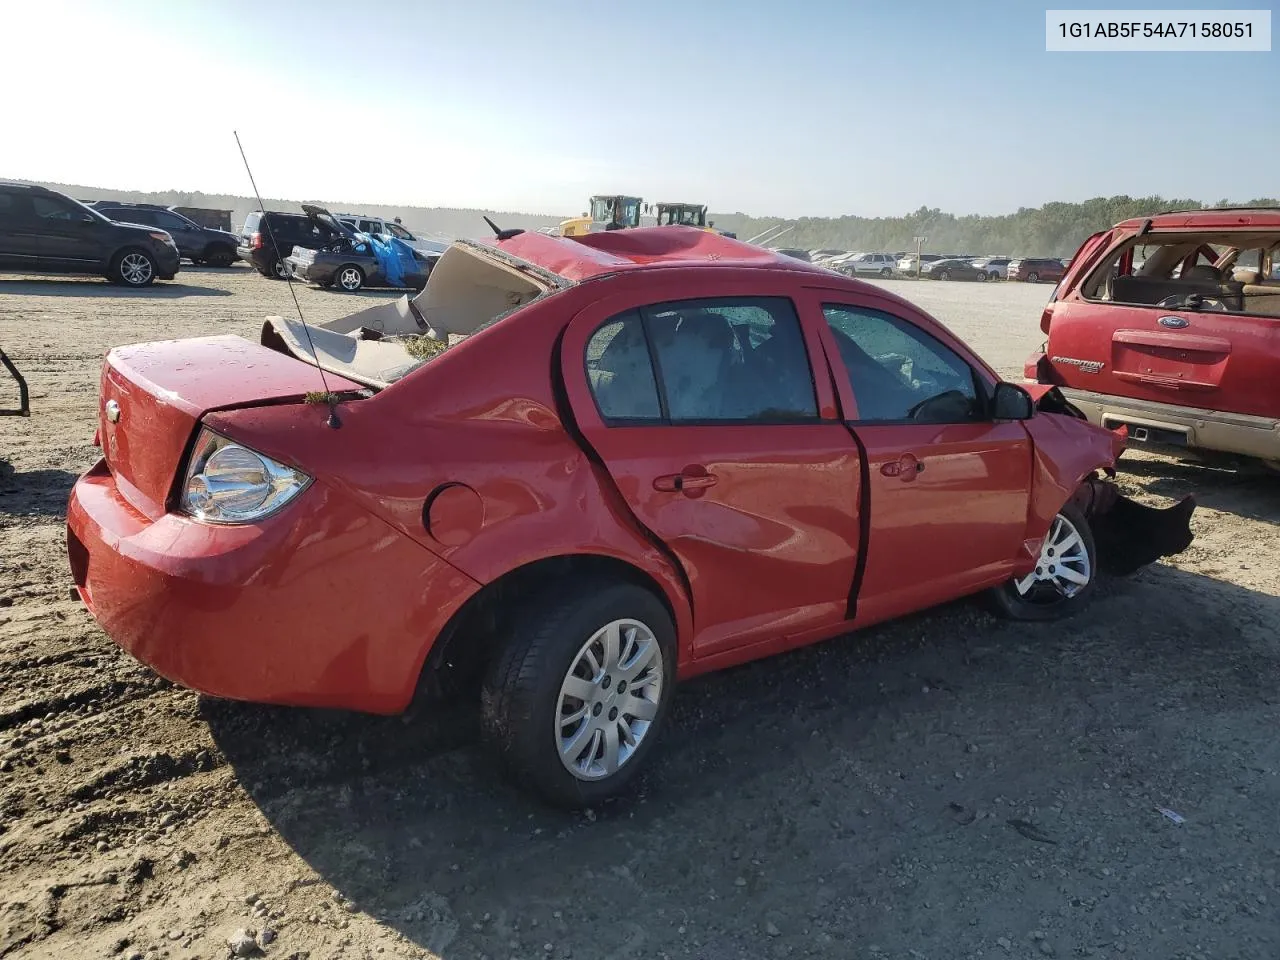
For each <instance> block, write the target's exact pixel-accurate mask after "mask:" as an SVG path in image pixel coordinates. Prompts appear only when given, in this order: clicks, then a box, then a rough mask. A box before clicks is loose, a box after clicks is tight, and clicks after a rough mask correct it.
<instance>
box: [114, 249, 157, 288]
mask: <svg viewBox="0 0 1280 960" xmlns="http://www.w3.org/2000/svg"><path fill="white" fill-rule="evenodd" d="M152 273H153V268H152V266H151V261H150V260H149V259H147V256H146V255H145V254H142V253H126V254H125V255H124V256H123V257H121V258H120V277H121V279H123V280H124V282H125V283H127V284H129V285H130V286H134V287H140V286H142V285H143V284H144V283H146V282H147V281H148V280H150V279H151V274H152Z"/></svg>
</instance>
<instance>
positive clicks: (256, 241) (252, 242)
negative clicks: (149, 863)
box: [249, 233, 262, 250]
mask: <svg viewBox="0 0 1280 960" xmlns="http://www.w3.org/2000/svg"><path fill="white" fill-rule="evenodd" d="M249 249H250V250H261V249H262V234H260V233H255V234H254V235H253V236H252V237H250V238H249Z"/></svg>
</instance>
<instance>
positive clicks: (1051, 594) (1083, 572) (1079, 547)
mask: <svg viewBox="0 0 1280 960" xmlns="http://www.w3.org/2000/svg"><path fill="white" fill-rule="evenodd" d="M1092 577H1093V569H1092V565H1091V563H1090V562H1089V551H1088V550H1087V549H1086V548H1085V544H1084V540H1083V538H1082V537H1081V536H1080V531H1078V530H1077V529H1076V527H1075V524H1073V523H1072V522H1071V520H1070V519H1069V518H1068V517H1066V516H1065V515H1064V514H1061V513H1060V514H1058V515H1057V516H1056V517H1055V518H1054V520H1053V525H1052V526H1051V527H1050V528H1049V535H1048V536H1046V537H1045V538H1044V543H1043V544H1041V546H1040V556H1039V558H1038V559H1037V560H1036V566H1035V569H1034V570H1032V571H1031V572H1030V573H1029V574H1027V575H1026V576H1025V577H1023V578H1021V579H1020V580H1015V581H1014V588H1015V589H1016V590H1017V591H1018V593H1019V595H1020V596H1023V597H1025V598H1027V599H1029V600H1036V601H1039V602H1044V603H1055V602H1058V601H1061V600H1069V599H1070V598H1071V597H1074V596H1075V595H1076V594H1078V593H1079V592H1080V591H1081V590H1083V589H1084V588H1085V587H1086V586H1087V585H1088V584H1089V581H1090V579H1092Z"/></svg>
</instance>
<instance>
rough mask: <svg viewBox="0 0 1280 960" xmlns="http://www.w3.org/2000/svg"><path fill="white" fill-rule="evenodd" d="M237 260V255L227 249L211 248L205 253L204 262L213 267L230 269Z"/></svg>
mask: <svg viewBox="0 0 1280 960" xmlns="http://www.w3.org/2000/svg"><path fill="white" fill-rule="evenodd" d="M235 259H236V257H235V254H234V253H232V252H231V251H230V250H228V249H227V248H226V247H210V248H209V249H208V250H206V251H205V253H204V262H205V263H207V264H208V265H209V266H211V267H229V266H231V264H232V263H234V262H235Z"/></svg>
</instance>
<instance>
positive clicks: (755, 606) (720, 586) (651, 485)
mask: <svg viewBox="0 0 1280 960" xmlns="http://www.w3.org/2000/svg"><path fill="white" fill-rule="evenodd" d="M817 349H820V348H818V346H817V340H816V337H811V338H810V339H809V340H808V341H807V342H806V338H805V337H804V335H803V334H802V331H801V326H800V321H799V318H798V316H797V314H796V310H795V307H794V305H793V304H792V301H791V300H790V299H787V298H784V297H755V298H751V297H735V296H725V297H721V298H717V299H698V300H693V299H689V300H680V301H675V302H666V303H662V304H657V305H647V304H644V303H643V302H640V303H636V302H634V298H633V300H632V301H628V300H626V299H625V298H622V297H619V298H614V299H613V300H611V301H606V302H603V303H601V304H597V305H594V306H593V307H591V308H588V309H587V310H585V311H583V312H582V313H580V314H579V315H578V316H577V317H575V318H574V320H573V321H572V323H571V324H570V326H569V329H568V331H567V333H566V336H565V339H564V344H563V353H562V361H563V370H564V378H565V384H566V390H567V393H568V395H569V399H570V401H571V403H572V404H573V408H574V414H575V417H576V419H577V422H578V426H579V429H580V430H581V431H582V433H583V435H584V437H585V439H586V441H587V442H588V443H589V444H590V446H591V447H592V448H593V449H594V451H595V452H596V453H597V454H598V455H599V457H600V458H601V460H602V461H603V462H604V464H605V466H606V467H607V469H608V471H609V474H610V476H611V477H612V480H613V482H614V484H615V485H616V487H617V490H618V492H619V493H620V495H621V496H622V498H623V499H624V500H625V501H626V503H627V505H628V507H629V508H630V509H631V511H632V513H633V515H634V516H635V518H636V519H637V521H638V522H639V523H640V524H641V525H642V526H643V527H645V528H646V529H647V530H648V531H649V533H650V534H652V535H653V536H655V537H656V538H658V539H660V540H661V541H662V542H663V543H664V544H665V545H666V547H667V548H668V549H669V550H670V551H671V552H672V554H674V556H675V557H676V559H677V560H678V562H679V564H680V566H681V567H682V569H683V570H684V573H685V575H686V577H687V578H688V581H689V584H690V588H691V590H692V600H693V604H692V605H693V620H694V636H693V638H692V643H691V645H690V646H691V650H690V651H689V652H691V653H692V655H693V656H694V657H706V656H711V655H714V654H717V653H723V652H725V651H727V650H731V649H734V648H737V647H740V646H745V645H747V644H750V643H753V642H756V641H761V640H777V641H779V643H783V642H785V639H786V638H787V637H790V636H795V635H797V634H802V633H804V632H806V631H808V630H812V629H815V628H821V627H826V626H830V625H832V624H837V623H840V622H841V621H843V620H844V619H845V615H846V610H847V606H848V596H849V590H850V587H851V584H852V582H853V577H854V572H855V566H856V560H857V555H858V549H859V532H858V531H859V528H858V520H859V517H858V504H859V483H860V481H859V477H860V464H859V460H858V452H857V447H856V445H855V444H854V442H853V439H852V437H851V435H850V434H849V432H848V430H847V428H846V427H845V426H844V425H843V424H842V423H841V422H840V421H839V420H838V419H836V418H835V416H834V413H835V407H834V400H833V397H832V395H831V391H830V386H829V382H828V378H827V377H826V376H825V375H824V376H823V377H822V378H821V379H820V380H818V381H817V383H818V384H819V385H818V386H817V387H816V388H815V380H814V377H813V374H812V367H811V363H813V361H814V360H815V359H816V360H817V363H818V365H819V366H820V365H821V364H822V363H824V361H822V359H821V354H820V353H817V354H816V355H813V354H812V351H813V350H817ZM820 412H825V413H826V416H825V417H824V416H820Z"/></svg>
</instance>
